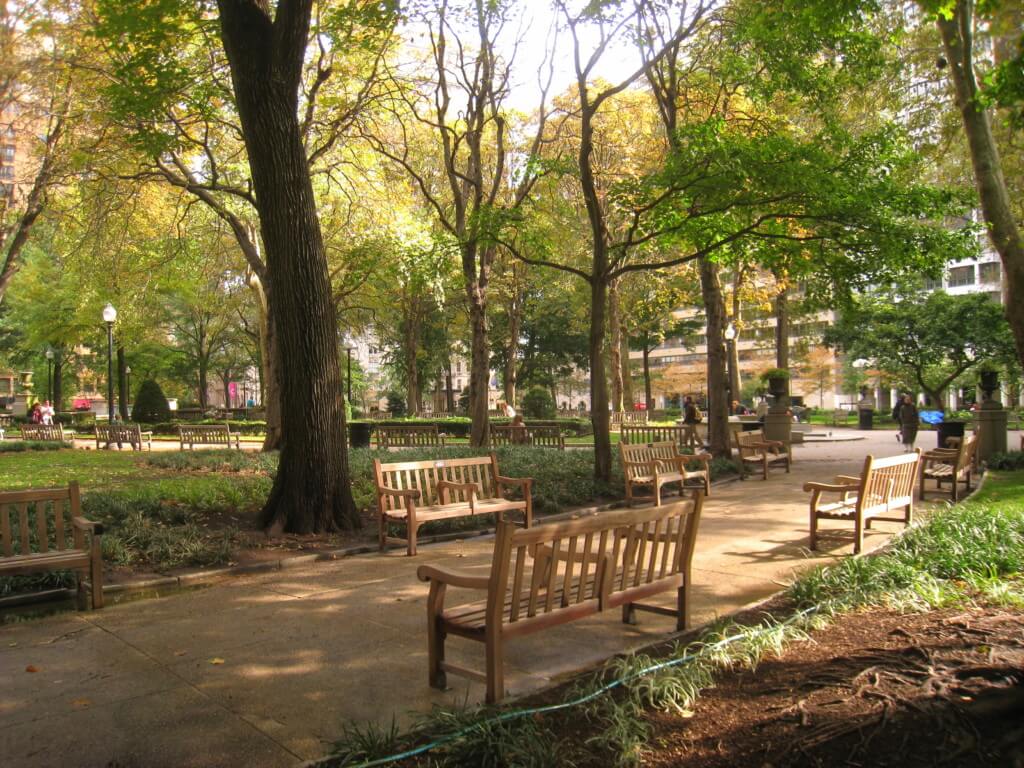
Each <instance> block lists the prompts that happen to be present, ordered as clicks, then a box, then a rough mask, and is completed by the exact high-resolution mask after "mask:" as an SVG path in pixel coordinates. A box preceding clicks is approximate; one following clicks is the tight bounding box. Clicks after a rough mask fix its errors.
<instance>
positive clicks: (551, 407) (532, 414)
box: [522, 387, 555, 419]
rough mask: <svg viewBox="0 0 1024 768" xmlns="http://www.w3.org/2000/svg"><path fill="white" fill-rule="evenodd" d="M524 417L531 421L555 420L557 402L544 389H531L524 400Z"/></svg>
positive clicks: (524, 396)
mask: <svg viewBox="0 0 1024 768" xmlns="http://www.w3.org/2000/svg"><path fill="white" fill-rule="evenodd" d="M522 406H523V415H525V416H526V417H527V418H529V419H553V418H555V401H554V400H553V399H552V397H551V393H550V392H548V391H547V390H546V389H544V388H543V387H530V389H529V391H528V392H527V393H526V394H525V395H523V399H522Z"/></svg>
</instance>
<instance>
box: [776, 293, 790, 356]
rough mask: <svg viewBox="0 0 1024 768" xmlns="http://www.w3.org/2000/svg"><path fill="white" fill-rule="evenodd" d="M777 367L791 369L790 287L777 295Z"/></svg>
mask: <svg viewBox="0 0 1024 768" xmlns="http://www.w3.org/2000/svg"><path fill="white" fill-rule="evenodd" d="M775 367H776V368H783V369H785V370H789V289H788V288H785V287H783V288H782V289H781V290H780V291H779V292H778V293H777V294H776V295H775Z"/></svg>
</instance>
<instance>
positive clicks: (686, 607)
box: [676, 576, 690, 632]
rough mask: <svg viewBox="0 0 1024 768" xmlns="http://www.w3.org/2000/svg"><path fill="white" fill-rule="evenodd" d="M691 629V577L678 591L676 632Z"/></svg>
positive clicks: (687, 578)
mask: <svg viewBox="0 0 1024 768" xmlns="http://www.w3.org/2000/svg"><path fill="white" fill-rule="evenodd" d="M689 628H690V577H689V576H687V577H686V583H685V584H683V586H681V587H679V589H677V590H676V632H682V631H683V630H685V629H689Z"/></svg>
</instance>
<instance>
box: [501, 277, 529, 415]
mask: <svg viewBox="0 0 1024 768" xmlns="http://www.w3.org/2000/svg"><path fill="white" fill-rule="evenodd" d="M517 267H518V265H516V266H514V267H513V268H512V271H513V277H512V280H513V286H512V300H511V301H510V302H509V306H508V346H507V347H506V349H505V373H504V377H503V378H504V381H503V382H502V384H503V385H504V387H505V402H506V403H508V404H509V405H515V404H516V394H517V393H516V383H517V382H516V379H517V375H518V373H519V333H520V331H521V330H522V327H523V298H524V297H523V290H522V289H521V287H520V283H519V280H518V279H517V276H516V274H515V273H516V269H517Z"/></svg>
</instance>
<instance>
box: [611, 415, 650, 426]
mask: <svg viewBox="0 0 1024 768" xmlns="http://www.w3.org/2000/svg"><path fill="white" fill-rule="evenodd" d="M610 423H611V425H612V427H613V428H614V427H621V426H622V425H623V424H646V423H647V411H612V414H611V421H610Z"/></svg>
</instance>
